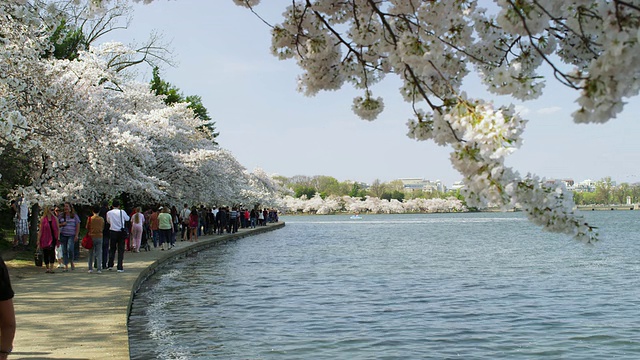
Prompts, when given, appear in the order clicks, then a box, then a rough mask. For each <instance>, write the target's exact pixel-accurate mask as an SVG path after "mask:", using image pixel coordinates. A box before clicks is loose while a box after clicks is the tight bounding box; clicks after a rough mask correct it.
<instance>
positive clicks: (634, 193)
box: [573, 177, 640, 205]
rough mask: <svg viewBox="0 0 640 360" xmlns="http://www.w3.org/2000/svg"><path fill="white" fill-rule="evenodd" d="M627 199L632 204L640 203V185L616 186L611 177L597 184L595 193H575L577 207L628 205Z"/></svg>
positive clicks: (625, 184) (626, 184) (623, 184)
mask: <svg viewBox="0 0 640 360" xmlns="http://www.w3.org/2000/svg"><path fill="white" fill-rule="evenodd" d="M627 197H630V198H631V203H632V204H635V203H638V202H640V183H636V184H628V183H622V184H619V185H614V184H613V181H612V180H611V177H605V178H603V179H602V180H600V181H597V182H596V186H595V191H593V192H574V193H573V199H574V201H575V203H576V205H598V204H602V205H606V204H626V203H627Z"/></svg>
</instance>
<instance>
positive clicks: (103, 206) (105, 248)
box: [95, 201, 110, 269]
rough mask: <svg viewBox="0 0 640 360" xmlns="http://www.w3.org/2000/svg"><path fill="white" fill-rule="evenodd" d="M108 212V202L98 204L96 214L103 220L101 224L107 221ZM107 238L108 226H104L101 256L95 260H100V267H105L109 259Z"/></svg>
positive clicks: (108, 236) (108, 235)
mask: <svg viewBox="0 0 640 360" xmlns="http://www.w3.org/2000/svg"><path fill="white" fill-rule="evenodd" d="M108 212H109V203H108V202H107V201H103V202H102V204H101V206H100V212H99V213H98V215H100V217H101V218H102V220H103V224H106V222H107V213H108ZM109 238H110V233H109V226H105V227H104V229H103V230H102V258H98V259H97V261H101V262H102V269H106V268H107V263H108V261H109ZM95 265H96V268H98V264H95Z"/></svg>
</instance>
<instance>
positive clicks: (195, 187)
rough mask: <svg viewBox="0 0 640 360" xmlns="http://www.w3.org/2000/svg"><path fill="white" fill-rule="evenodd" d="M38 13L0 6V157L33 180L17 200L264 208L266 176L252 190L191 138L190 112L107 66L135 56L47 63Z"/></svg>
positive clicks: (211, 148) (235, 168) (226, 159)
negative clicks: (18, 159) (12, 157)
mask: <svg viewBox="0 0 640 360" xmlns="http://www.w3.org/2000/svg"><path fill="white" fill-rule="evenodd" d="M37 4H44V3H42V2H34V3H30V2H25V1H19V0H9V1H5V2H2V3H0V17H2V20H3V21H0V33H2V42H0V55H1V56H0V153H1V151H2V149H3V148H4V147H7V146H10V147H11V149H12V151H18V152H20V153H21V154H23V155H24V156H23V157H24V158H26V159H29V161H28V162H26V163H24V164H18V165H19V166H25V167H27V168H28V170H29V178H30V179H31V180H30V183H29V184H27V185H25V186H20V187H17V186H16V188H15V190H16V191H18V192H20V193H23V194H25V195H26V196H27V197H28V198H29V199H30V200H32V201H33V202H35V203H41V204H42V203H54V202H59V201H63V200H69V201H72V202H74V203H80V204H90V203H94V202H96V201H98V200H102V199H105V198H111V197H115V196H119V195H120V194H123V193H125V194H128V195H130V197H131V198H132V199H134V200H135V201H137V202H139V203H150V202H171V203H176V202H177V201H180V202H182V201H188V202H191V203H207V204H211V203H229V204H235V203H239V202H240V201H243V200H247V201H252V202H254V201H259V202H266V201H268V200H270V198H269V197H270V195H273V194H272V193H271V192H270V191H271V190H272V189H271V187H269V186H265V184H267V183H268V180H267V179H266V177H265V176H266V175H264V174H262V175H260V176H259V177H256V179H257V178H262V179H263V180H262V184H261V186H260V187H259V188H253V186H254V185H257V184H258V183H257V182H255V181H254V182H252V176H251V174H249V173H248V172H247V171H246V169H245V168H244V167H243V166H242V165H241V164H239V163H238V162H237V160H236V159H235V158H234V157H233V156H232V155H231V154H230V153H229V152H227V151H225V150H224V149H222V148H220V147H218V146H217V145H216V144H215V143H213V142H212V141H211V139H210V138H208V137H207V136H206V134H205V133H204V132H202V131H198V130H197V129H198V128H199V127H200V126H202V121H200V120H199V119H198V118H197V117H196V116H195V114H194V111H193V110H192V109H191V108H189V104H188V103H176V104H171V105H167V104H166V103H165V102H164V101H163V100H164V99H163V98H162V97H161V96H156V95H155V94H154V93H153V92H152V91H151V89H150V85H149V84H141V83H138V82H136V81H135V80H133V77H132V76H131V74H130V73H128V72H127V71H125V69H126V67H125V68H124V69H123V68H118V67H117V66H114V62H115V63H117V62H119V61H120V59H131V57H130V55H132V54H136V53H137V51H136V50H135V49H132V48H130V47H128V46H125V45H124V44H119V43H105V44H103V45H101V46H100V47H89V49H87V50H82V49H77V51H76V52H75V55H74V57H73V60H69V59H56V58H52V57H50V56H46V55H47V54H50V53H51V51H52V48H53V44H52V43H51V42H50V39H51V31H52V29H55V28H56V26H54V25H55V24H56V23H57V22H58V21H59V19H48V18H46V17H45V16H42V14H43V13H46V11H43V9H40V8H37V7H35V5H37ZM47 21H51V23H47ZM254 180H255V179H254ZM257 194H259V196H257Z"/></svg>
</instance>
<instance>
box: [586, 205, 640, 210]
mask: <svg viewBox="0 0 640 360" xmlns="http://www.w3.org/2000/svg"><path fill="white" fill-rule="evenodd" d="M576 208H577V209H578V210H580V211H603V210H608V211H611V210H638V207H637V206H636V205H633V204H631V205H578V206H576Z"/></svg>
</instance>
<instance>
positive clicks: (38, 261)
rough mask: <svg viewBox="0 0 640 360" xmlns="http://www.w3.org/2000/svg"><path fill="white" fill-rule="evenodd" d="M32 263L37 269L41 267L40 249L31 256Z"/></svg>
mask: <svg viewBox="0 0 640 360" xmlns="http://www.w3.org/2000/svg"><path fill="white" fill-rule="evenodd" d="M33 262H34V263H35V265H36V266H37V267H41V266H42V250H41V249H37V250H36V253H35V254H33Z"/></svg>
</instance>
